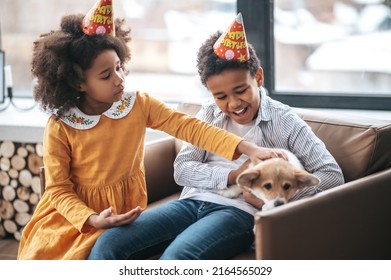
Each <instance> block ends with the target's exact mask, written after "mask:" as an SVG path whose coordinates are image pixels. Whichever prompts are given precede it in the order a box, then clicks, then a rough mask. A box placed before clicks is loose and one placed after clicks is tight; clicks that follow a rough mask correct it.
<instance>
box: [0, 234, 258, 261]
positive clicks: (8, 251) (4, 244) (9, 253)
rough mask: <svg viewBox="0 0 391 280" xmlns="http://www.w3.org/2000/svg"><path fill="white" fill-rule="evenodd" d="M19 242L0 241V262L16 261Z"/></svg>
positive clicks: (248, 255)
mask: <svg viewBox="0 0 391 280" xmlns="http://www.w3.org/2000/svg"><path fill="white" fill-rule="evenodd" d="M18 245H19V242H18V241H16V240H15V239H12V238H8V239H0V260H16V255H17V253H18ZM233 259H234V260H254V259H255V251H254V248H250V249H249V250H248V251H246V252H243V253H241V254H240V255H238V256H236V257H234V258H233Z"/></svg>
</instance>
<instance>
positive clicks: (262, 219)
mask: <svg viewBox="0 0 391 280" xmlns="http://www.w3.org/2000/svg"><path fill="white" fill-rule="evenodd" d="M199 109H200V106H199V104H193V103H184V104H180V105H179V107H178V110H180V111H183V112H186V113H189V114H192V115H194V114H195V113H196V112H197V111H198V110H199ZM295 110H296V112H297V113H298V115H299V116H300V117H301V118H303V119H304V120H305V121H306V122H307V123H308V124H309V125H310V126H311V127H312V130H313V131H314V133H315V134H316V135H317V136H318V137H319V138H320V139H322V140H323V142H324V143H325V144H326V146H327V148H328V149H329V151H330V152H331V153H332V154H333V155H334V157H335V158H336V160H337V162H338V163H339V165H340V166H341V168H342V170H343V173H344V176H345V180H346V183H345V184H343V185H342V186H339V187H336V188H334V189H331V190H328V191H324V192H322V193H319V194H317V195H315V196H313V197H310V198H305V199H301V200H299V201H295V202H291V203H288V204H286V205H282V206H280V207H278V208H275V209H272V210H269V211H264V212H259V213H257V214H256V216H255V225H256V227H255V230H256V241H255V243H254V247H253V248H251V249H250V250H249V251H248V252H244V253H242V254H240V255H238V256H236V257H235V259H391V238H390V236H391V222H390V221H391V122H390V121H382V120H378V119H371V118H366V117H352V116H349V115H343V114H339V113H338V114H335V113H325V112H322V111H318V110H307V109H295ZM180 146H181V141H180V140H177V139H175V138H173V137H170V136H167V137H164V138H162V139H159V140H154V141H151V142H148V143H147V144H146V146H145V174H146V181H147V187H148V196H149V207H154V206H156V205H158V204H161V203H164V202H166V201H169V200H172V199H177V198H178V197H179V193H180V191H181V187H180V186H178V185H177V184H176V183H175V181H174V179H173V161H174V159H175V156H176V154H177V152H178V151H179V149H180ZM227 230H229V229H227ZM16 252H17V242H16V241H15V240H11V239H6V240H0V259H15V258H16Z"/></svg>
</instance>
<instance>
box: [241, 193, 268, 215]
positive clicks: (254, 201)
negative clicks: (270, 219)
mask: <svg viewBox="0 0 391 280" xmlns="http://www.w3.org/2000/svg"><path fill="white" fill-rule="evenodd" d="M243 198H244V200H245V201H246V202H247V203H249V204H251V205H252V206H254V207H255V208H257V209H259V210H261V208H262V206H263V205H264V204H265V202H264V201H263V200H262V199H260V198H258V197H256V196H255V195H253V194H252V193H251V191H249V190H248V189H243Z"/></svg>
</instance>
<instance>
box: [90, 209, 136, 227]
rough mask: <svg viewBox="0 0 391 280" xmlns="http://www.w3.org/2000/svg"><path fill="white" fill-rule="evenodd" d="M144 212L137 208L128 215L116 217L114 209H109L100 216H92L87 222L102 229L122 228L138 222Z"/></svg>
mask: <svg viewBox="0 0 391 280" xmlns="http://www.w3.org/2000/svg"><path fill="white" fill-rule="evenodd" d="M142 211H143V210H142V208H141V207H140V206H137V207H136V208H134V209H132V210H130V211H129V212H127V213H124V214H120V215H115V214H114V210H113V207H109V208H107V209H105V210H103V211H102V212H100V213H99V215H97V214H94V215H91V216H90V217H89V218H88V220H87V224H89V225H90V226H93V227H95V228H100V229H105V228H110V227H116V226H122V225H126V224H130V223H131V222H133V221H134V220H136V219H137V218H138V216H140V214H141V212H142Z"/></svg>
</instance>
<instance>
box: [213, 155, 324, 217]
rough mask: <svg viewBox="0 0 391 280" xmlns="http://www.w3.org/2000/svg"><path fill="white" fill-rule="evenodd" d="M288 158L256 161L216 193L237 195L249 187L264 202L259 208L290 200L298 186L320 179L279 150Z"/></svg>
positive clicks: (317, 182) (314, 183)
mask: <svg viewBox="0 0 391 280" xmlns="http://www.w3.org/2000/svg"><path fill="white" fill-rule="evenodd" d="M282 151H283V152H284V153H285V154H286V155H287V157H288V160H285V159H281V158H273V159H268V160H264V161H261V162H259V163H258V164H256V165H255V166H250V167H249V168H248V169H246V170H245V171H243V172H242V173H241V174H240V175H239V176H238V178H237V179H236V182H237V185H232V186H230V187H228V188H227V189H225V190H220V191H219V192H218V193H219V194H220V195H222V196H225V197H229V198H234V197H238V196H239V195H240V194H241V193H242V192H243V189H248V190H250V191H251V192H252V193H253V194H254V195H255V196H257V197H258V198H260V199H262V200H263V202H264V203H265V204H264V205H263V207H262V210H267V209H271V208H274V207H276V206H279V205H282V204H285V203H287V202H289V201H290V200H291V199H292V198H293V196H294V195H295V194H296V193H297V192H298V191H299V190H301V189H303V188H306V187H310V186H315V185H317V184H319V183H320V180H319V178H317V177H316V176H314V175H312V174H310V173H308V172H307V171H306V170H304V168H303V165H302V164H301V163H300V161H299V160H298V159H297V157H296V156H295V155H294V154H293V153H292V152H290V151H288V150H282Z"/></svg>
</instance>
